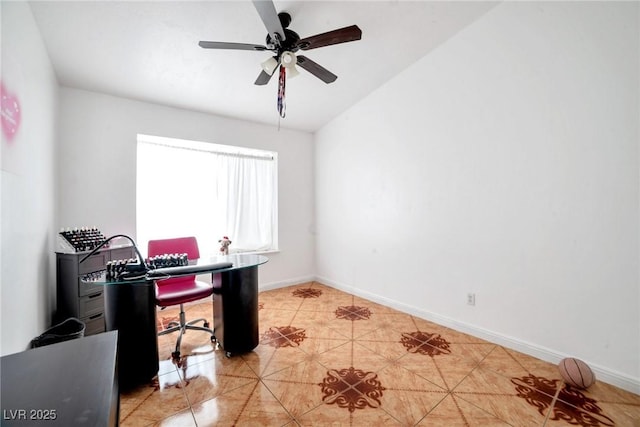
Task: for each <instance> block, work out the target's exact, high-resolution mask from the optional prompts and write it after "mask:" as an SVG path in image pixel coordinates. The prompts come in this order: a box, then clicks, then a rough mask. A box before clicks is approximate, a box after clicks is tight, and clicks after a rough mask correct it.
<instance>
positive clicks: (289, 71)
mask: <svg viewBox="0 0 640 427" xmlns="http://www.w3.org/2000/svg"><path fill="white" fill-rule="evenodd" d="M286 68H287V77H288V78H290V79H292V78H294V77H295V76H297V75H298V74H300V71H298V69H297V68H296V67H295V65H293V66H291V67H286Z"/></svg>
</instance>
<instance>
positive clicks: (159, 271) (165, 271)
mask: <svg viewBox="0 0 640 427" xmlns="http://www.w3.org/2000/svg"><path fill="white" fill-rule="evenodd" d="M229 267H233V263H232V262H228V261H225V262H217V263H215V264H201V265H181V266H178V267H163V268H156V269H155V270H149V271H148V272H147V278H149V279H159V278H169V277H173V276H188V275H190V274H200V273H213V272H214V271H212V270H221V269H223V268H229Z"/></svg>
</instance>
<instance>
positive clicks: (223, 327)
mask: <svg viewBox="0 0 640 427" xmlns="http://www.w3.org/2000/svg"><path fill="white" fill-rule="evenodd" d="M212 282H213V286H214V295H213V324H214V327H215V334H216V339H217V340H218V342H219V343H220V346H221V347H222V348H223V349H224V351H226V352H227V355H231V354H236V353H247V352H249V351H251V350H253V349H254V348H256V346H257V345H258V267H257V266H256V267H247V268H241V269H238V270H231V271H226V272H224V273H218V274H214V275H213V277H212Z"/></svg>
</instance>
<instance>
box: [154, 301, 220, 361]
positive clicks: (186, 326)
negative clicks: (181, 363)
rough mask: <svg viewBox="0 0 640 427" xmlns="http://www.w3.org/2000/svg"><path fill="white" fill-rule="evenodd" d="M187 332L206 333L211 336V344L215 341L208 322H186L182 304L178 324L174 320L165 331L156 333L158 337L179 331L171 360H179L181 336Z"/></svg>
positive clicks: (200, 320)
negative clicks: (200, 324)
mask: <svg viewBox="0 0 640 427" xmlns="http://www.w3.org/2000/svg"><path fill="white" fill-rule="evenodd" d="M165 308H166V307H162V308H161V310H164V309H165ZM200 322H203V325H202V326H196V324H197V323H200ZM187 330H192V331H202V332H208V333H209V334H210V335H211V342H212V343H215V342H216V341H217V340H216V335H215V331H214V330H213V329H211V328H210V324H209V321H208V320H207V319H205V318H204V317H202V318H200V319H195V320H190V321H188V322H187V317H186V315H185V312H184V307H183V305H182V304H180V320H179V321H178V322H176V321H175V320H174V321H171V322H169V323H168V324H167V328H166V329H163V330H162V331H160V332H158V336H160V335H166V334H170V333H172V332H176V331H179V335H178V340H177V341H176V349H175V351H173V352H171V358H173V359H179V358H180V344H181V343H182V336H183V335H184V334H185V332H187Z"/></svg>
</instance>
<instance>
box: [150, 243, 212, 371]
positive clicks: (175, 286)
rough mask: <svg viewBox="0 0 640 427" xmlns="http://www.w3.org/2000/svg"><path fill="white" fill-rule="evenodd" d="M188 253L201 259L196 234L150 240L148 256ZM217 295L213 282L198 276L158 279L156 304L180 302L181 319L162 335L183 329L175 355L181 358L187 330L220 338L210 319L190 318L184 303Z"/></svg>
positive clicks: (170, 325) (190, 256)
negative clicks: (216, 335)
mask: <svg viewBox="0 0 640 427" xmlns="http://www.w3.org/2000/svg"><path fill="white" fill-rule="evenodd" d="M185 253H186V254H187V258H188V259H189V260H192V259H197V258H200V251H199V250H198V241H197V240H196V238H195V237H179V238H175V239H161V240H150V241H149V246H148V256H149V257H153V256H156V255H164V254H185ZM211 294H213V287H212V286H211V284H209V283H206V282H202V281H199V280H196V276H195V275H193V276H183V277H174V278H171V279H164V280H158V281H157V282H156V305H158V306H159V307H162V308H164V307H168V306H172V305H178V304H180V322H171V323H169V325H168V326H169V327H168V328H167V329H165V330H163V331H160V332H159V333H158V335H165V334H168V333H171V332H175V331H180V335H179V336H178V341H177V342H176V351H174V352H173V353H171V356H172V357H173V358H176V359H178V358H180V343H181V341H182V335H183V334H184V333H185V332H186V331H187V329H193V330H198V331H205V332H208V333H209V334H211V341H212V342H213V341H215V339H216V337H215V335H214V332H213V330H212V329H210V328H209V322H207V319H196V320H191V321H189V322H187V321H186V318H185V313H184V306H183V304H185V303H187V302H191V301H196V300H199V299H202V298H206V297H208V296H211ZM198 322H204V325H203V326H195V323H198Z"/></svg>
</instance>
